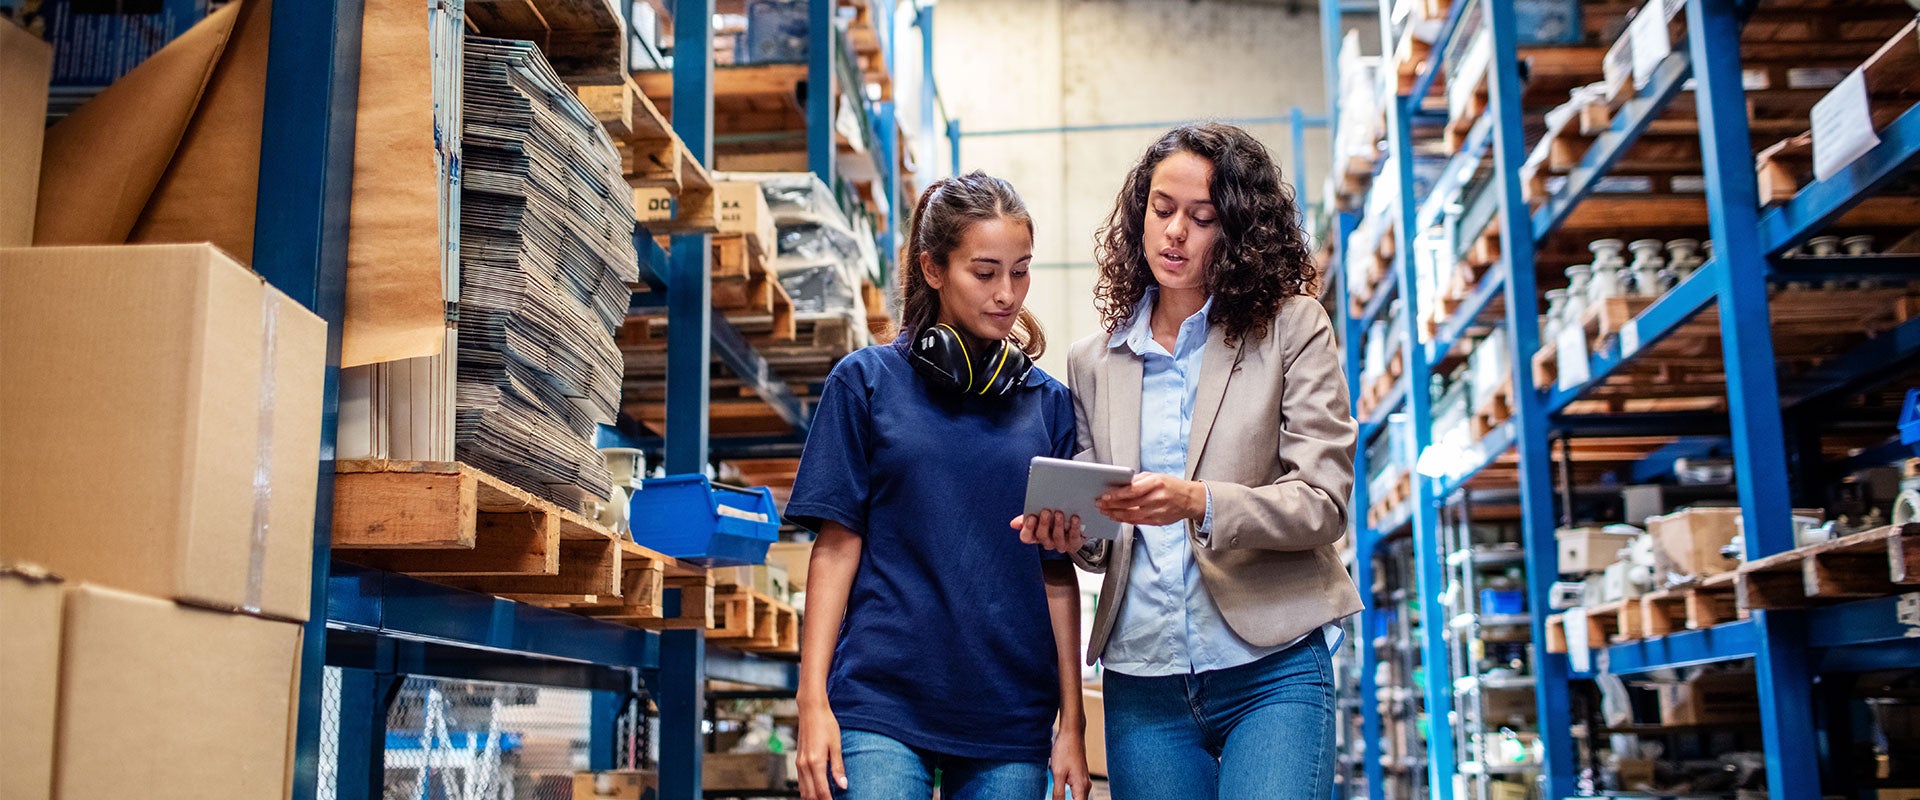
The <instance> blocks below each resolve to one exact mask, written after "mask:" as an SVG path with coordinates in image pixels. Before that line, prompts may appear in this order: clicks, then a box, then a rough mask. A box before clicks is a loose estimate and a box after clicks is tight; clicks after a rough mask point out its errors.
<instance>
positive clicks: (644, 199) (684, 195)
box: [575, 78, 718, 234]
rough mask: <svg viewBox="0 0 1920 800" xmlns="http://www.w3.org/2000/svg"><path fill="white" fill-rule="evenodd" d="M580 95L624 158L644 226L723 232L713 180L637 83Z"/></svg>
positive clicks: (663, 231) (591, 88)
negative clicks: (718, 225)
mask: <svg viewBox="0 0 1920 800" xmlns="http://www.w3.org/2000/svg"><path fill="white" fill-rule="evenodd" d="M575 91H576V92H577V93H578V94H579V95H580V100H581V102H582V103H584V104H585V105H586V106H587V110H588V111H590V112H592V113H593V115H594V117H595V118H596V119H599V120H600V124H601V125H602V126H603V127H605V128H606V129H607V134H608V135H609V136H610V137H612V139H613V143H614V149H615V150H618V151H619V153H620V162H621V168H622V171H623V172H625V174H626V177H627V184H628V185H629V186H631V187H632V188H633V205H634V212H635V215H636V219H637V220H638V221H640V222H642V223H644V224H645V225H646V227H647V229H648V230H650V231H652V232H653V233H655V234H667V233H711V232H713V231H715V230H717V226H716V224H715V222H716V220H717V219H718V208H717V207H716V204H715V202H714V194H713V176H712V175H710V174H709V173H708V172H707V168H706V166H705V165H703V164H701V163H700V159H699V158H698V157H696V156H695V155H694V153H693V151H692V150H690V149H688V148H687V144H686V142H685V141H683V140H682V139H681V138H680V135H679V134H677V133H674V131H673V125H672V124H671V123H669V122H668V121H667V117H666V115H664V114H662V113H660V109H659V107H658V106H656V105H654V102H653V100H652V99H650V98H648V97H647V95H646V94H645V93H643V92H641V91H640V87H639V86H638V85H636V84H635V83H634V82H633V80H632V79H631V78H628V79H626V80H624V81H623V82H621V83H618V84H614V85H611V86H582V87H578V88H576V89H575Z"/></svg>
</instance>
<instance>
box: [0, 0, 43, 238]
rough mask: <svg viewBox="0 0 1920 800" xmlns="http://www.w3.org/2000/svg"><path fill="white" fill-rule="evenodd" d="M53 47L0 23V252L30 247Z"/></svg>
mask: <svg viewBox="0 0 1920 800" xmlns="http://www.w3.org/2000/svg"><path fill="white" fill-rule="evenodd" d="M52 76H53V47H52V46H50V45H48V44H47V43H46V42H43V41H40V39H39V37H36V36H34V35H33V34H31V33H28V32H26V31H24V30H21V28H20V26H18V25H15V24H13V23H11V22H8V21H7V20H5V19H0V142H6V146H5V147H0V247H25V246H27V245H30V244H33V214H34V209H35V207H36V206H37V205H39V202H40V201H39V196H40V146H41V144H42V143H43V142H45V141H46V138H47V82H48V81H49V80H51V79H52Z"/></svg>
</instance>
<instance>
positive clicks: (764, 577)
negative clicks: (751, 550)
mask: <svg viewBox="0 0 1920 800" xmlns="http://www.w3.org/2000/svg"><path fill="white" fill-rule="evenodd" d="M713 582H714V585H715V586H741V587H745V588H748V589H751V590H753V591H756V592H759V593H761V594H764V595H766V596H768V597H771V598H773V599H775V600H778V601H780V602H782V603H784V602H786V601H787V597H788V596H789V593H788V592H789V588H790V587H789V586H788V584H787V571H786V570H785V569H784V568H782V567H779V566H777V565H773V566H770V565H767V564H754V565H751V566H745V567H727V568H725V569H718V570H714V580H713Z"/></svg>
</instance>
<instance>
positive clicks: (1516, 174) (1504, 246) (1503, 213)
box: [1429, 0, 1573, 797]
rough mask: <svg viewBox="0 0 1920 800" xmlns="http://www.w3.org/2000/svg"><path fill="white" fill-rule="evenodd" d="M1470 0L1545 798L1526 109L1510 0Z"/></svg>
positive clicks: (1542, 589)
mask: <svg viewBox="0 0 1920 800" xmlns="http://www.w3.org/2000/svg"><path fill="white" fill-rule="evenodd" d="M1461 1H1462V2H1466V0H1461ZM1477 1H1479V2H1484V3H1485V4H1486V9H1487V12H1488V13H1487V15H1486V20H1487V33H1488V35H1489V36H1490V37H1491V41H1492V45H1493V52H1494V53H1495V55H1494V59H1493V63H1492V64H1491V65H1490V66H1489V67H1488V70H1489V72H1488V89H1489V94H1490V98H1489V100H1490V102H1489V106H1488V109H1487V111H1486V113H1488V114H1491V115H1493V121H1492V124H1493V174H1494V175H1496V176H1498V177H1497V179H1496V180H1497V181H1498V182H1497V184H1496V186H1495V189H1496V190H1497V191H1499V193H1500V197H1499V201H1500V212H1499V219H1500V244H1501V247H1500V252H1501V254H1502V255H1501V257H1502V259H1503V260H1504V261H1505V265H1504V270H1505V275H1506V281H1505V283H1506V289H1505V291H1506V325H1507V342H1508V347H1509V348H1510V350H1511V352H1512V365H1513V366H1512V375H1511V376H1510V377H1509V378H1508V380H1510V381H1512V382H1513V397H1514V405H1515V407H1514V409H1513V418H1512V420H1511V421H1510V422H1509V423H1508V424H1511V425H1514V426H1515V430H1514V443H1515V447H1516V448H1517V449H1518V450H1519V458H1520V503H1521V537H1522V539H1521V540H1522V541H1523V542H1525V548H1526V566H1527V570H1526V572H1527V589H1526V593H1527V607H1528V608H1529V609H1531V610H1533V611H1534V613H1533V614H1532V620H1531V624H1530V630H1531V631H1532V634H1533V642H1534V646H1533V657H1532V661H1531V663H1532V665H1533V674H1534V705H1535V710H1536V716H1535V721H1536V724H1535V726H1534V727H1535V729H1536V732H1535V735H1537V736H1538V737H1539V741H1540V743H1541V748H1542V751H1543V756H1544V759H1543V760H1544V761H1545V762H1546V763H1548V764H1552V765H1563V766H1562V768H1559V769H1549V770H1548V771H1547V785H1546V796H1547V797H1566V796H1568V795H1570V794H1572V793H1573V772H1572V769H1571V766H1572V764H1573V733H1572V731H1571V730H1570V729H1569V728H1568V727H1567V726H1563V725H1558V724H1553V723H1552V722H1551V721H1552V720H1564V719H1570V718H1571V716H1572V712H1571V710H1570V708H1569V705H1568V700H1567V694H1568V686H1567V658H1566V656H1564V655H1554V654H1551V653H1548V652H1547V648H1546V642H1547V623H1546V614H1544V613H1541V611H1540V610H1541V609H1545V608H1548V607H1549V606H1550V605H1551V599H1550V598H1551V597H1552V595H1553V584H1554V582H1555V581H1557V580H1559V577H1560V563H1559V562H1560V554H1559V548H1558V546H1557V544H1556V540H1555V531H1556V530H1557V527H1558V526H1557V525H1556V524H1555V518H1554V513H1553V470H1552V462H1551V454H1550V453H1549V451H1548V447H1547V411H1546V403H1545V402H1544V400H1542V398H1541V397H1540V394H1539V392H1537V391H1535V387H1534V385H1533V370H1531V369H1528V368H1527V367H1526V365H1528V364H1531V363H1533V354H1534V353H1535V352H1537V351H1539V349H1540V324H1539V306H1538V305H1537V303H1538V301H1537V299H1536V298H1538V297H1539V295H1538V294H1536V293H1535V271H1534V270H1535V267H1534V258H1533V249H1534V248H1533V245H1534V234H1533V220H1532V217H1531V215H1530V214H1529V213H1528V210H1529V209H1528V206H1527V201H1526V198H1525V196H1524V195H1523V194H1522V193H1521V190H1520V166H1521V164H1523V163H1525V161H1526V157H1527V156H1526V131H1525V129H1524V127H1523V126H1524V123H1525V120H1526V114H1525V113H1524V110H1523V109H1522V108H1521V104H1520V99H1521V83H1520V59H1519V58H1518V56H1517V54H1518V52H1519V44H1518V42H1519V31H1518V29H1517V26H1516V23H1515V20H1514V12H1513V4H1512V3H1506V2H1491V1H1490V0H1477ZM1429 555H1431V554H1429Z"/></svg>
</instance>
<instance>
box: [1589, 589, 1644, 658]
mask: <svg viewBox="0 0 1920 800" xmlns="http://www.w3.org/2000/svg"><path fill="white" fill-rule="evenodd" d="M1644 638H1646V633H1645V632H1644V629H1643V628H1642V627H1641V619H1640V598H1638V597H1627V598H1622V599H1619V600H1615V601H1613V602H1611V603H1602V604H1600V605H1597V606H1588V607H1587V641H1588V642H1589V643H1598V644H1595V645H1594V646H1596V647H1604V646H1606V645H1608V644H1612V643H1615V642H1632V641H1638V640H1640V639H1644Z"/></svg>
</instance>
